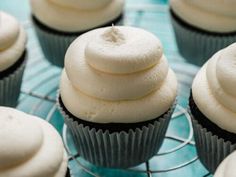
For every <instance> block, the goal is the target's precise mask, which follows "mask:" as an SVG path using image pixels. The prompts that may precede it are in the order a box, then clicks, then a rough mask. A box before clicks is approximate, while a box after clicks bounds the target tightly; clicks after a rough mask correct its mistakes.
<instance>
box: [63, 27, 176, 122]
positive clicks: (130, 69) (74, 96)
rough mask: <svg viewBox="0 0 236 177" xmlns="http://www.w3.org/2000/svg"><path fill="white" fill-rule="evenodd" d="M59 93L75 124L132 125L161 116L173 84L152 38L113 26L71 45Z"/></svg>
mask: <svg viewBox="0 0 236 177" xmlns="http://www.w3.org/2000/svg"><path fill="white" fill-rule="evenodd" d="M60 92H61V98H62V101H63V103H64V105H65V106H66V108H67V109H68V110H69V111H70V112H71V113H72V114H73V115H74V116H76V117H78V118H80V119H84V120H87V121H91V122H97V123H134V122H141V121H146V120H151V119H154V118H156V117H158V116H160V115H162V114H163V113H165V112H166V111H167V110H168V109H169V108H170V107H171V106H172V104H173V102H174V101H175V97H176V92H177V81H176V77H175V74H174V73H173V71H172V70H171V69H170V68H169V66H168V62H167V59H166V58H165V56H164V55H163V51H162V46H161V43H160V41H159V40H158V38H157V37H155V36H154V35H153V34H151V33H149V32H147V31H145V30H142V29H138V28H133V27H121V26H119V27H118V26H117V27H114V26H113V27H107V28H100V29H96V30H93V31H90V32H88V33H85V34H84V35H81V36H80V37H79V38H77V39H76V40H75V41H74V42H73V43H72V44H71V46H70V47H69V49H68V51H67V53H66V56H65V70H64V71H63V74H62V78H61V86H60Z"/></svg>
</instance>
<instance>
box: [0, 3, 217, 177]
mask: <svg viewBox="0 0 236 177" xmlns="http://www.w3.org/2000/svg"><path fill="white" fill-rule="evenodd" d="M0 10H3V11H6V12H8V13H10V14H12V15H14V16H15V17H16V18H17V19H19V21H20V22H21V23H22V24H23V25H24V27H25V29H26V30H27V33H28V44H27V48H28V51H29V61H28V64H27V68H26V72H25V75H24V79H23V86H22V89H21V96H20V99H19V104H18V106H17V109H20V110H22V111H25V112H28V113H30V114H34V115H37V116H39V117H41V118H43V119H46V120H47V121H49V122H50V123H51V124H52V125H53V126H54V127H55V128H56V129H57V130H58V131H59V132H60V134H61V135H62V137H63V140H64V142H65V146H66V148H67V150H68V153H69V156H70V162H69V166H70V168H71V171H72V175H73V176H74V177H90V176H101V177H116V176H117V177H118V176H119V177H122V176H125V177H129V176H130V177H131V176H135V177H136V176H137V177H139V176H140V177H141V176H156V177H183V176H187V177H203V176H212V175H210V174H209V173H208V171H207V170H206V169H205V168H204V167H203V165H202V164H201V163H200V161H199V160H198V157H197V154H196V149H195V143H194V140H193V136H192V127H191V123H190V121H189V116H188V114H187V112H186V106H187V102H188V96H189V89H190V86H191V83H192V79H193V77H194V75H195V74H196V72H197V70H198V68H197V67H195V66H193V65H190V64H188V63H186V62H185V60H184V59H183V58H182V57H181V56H180V55H179V53H178V50H177V46H176V43H175V38H174V34H173V30H172V27H171V24H170V19H169V14H168V2H167V0H139V1H137V0H126V6H125V17H124V23H125V25H129V26H136V27H140V28H144V29H146V30H149V31H150V32H152V33H154V34H155V35H157V36H158V37H159V38H160V40H161V42H162V44H163V47H164V52H165V55H166V56H167V58H168V60H169V63H170V66H171V67H172V68H173V69H174V71H175V72H176V74H177V77H178V81H179V94H178V106H177V109H176V111H175V113H174V115H173V118H172V120H171V123H170V125H169V128H168V131H167V134H166V139H165V141H164V143H163V146H162V148H161V150H160V152H159V153H158V154H157V155H156V156H155V157H153V158H152V159H150V160H149V161H148V162H147V163H144V164H141V165H139V166H138V167H134V168H132V169H127V170H114V169H104V168H99V167H95V166H93V165H92V164H89V163H88V162H86V161H84V160H83V159H82V158H81V157H77V156H76V155H77V151H76V149H75V148H74V146H73V142H72V140H71V136H70V133H69V132H68V130H67V128H66V126H65V125H64V122H63V118H62V117H61V115H60V113H59V112H58V110H57V108H56V94H57V90H58V82H59V79H60V73H61V70H60V69H58V68H56V67H54V66H52V65H51V64H50V63H48V62H47V61H46V60H45V58H44V56H43V54H42V52H41V49H40V47H39V45H38V41H37V39H36V37H35V33H34V30H33V27H32V24H31V22H30V18H29V17H30V6H29V1H27V0H1V1H0Z"/></svg>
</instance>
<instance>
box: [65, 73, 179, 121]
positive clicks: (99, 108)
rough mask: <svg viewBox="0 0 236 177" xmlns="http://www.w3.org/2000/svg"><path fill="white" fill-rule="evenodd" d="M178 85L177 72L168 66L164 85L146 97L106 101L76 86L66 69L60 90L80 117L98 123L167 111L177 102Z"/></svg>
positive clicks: (140, 118) (147, 117)
mask: <svg viewBox="0 0 236 177" xmlns="http://www.w3.org/2000/svg"><path fill="white" fill-rule="evenodd" d="M94 87H95V85H94ZM176 88H177V81H176V77H175V74H174V72H173V71H172V70H169V72H168V75H167V78H166V79H165V81H164V83H163V85H162V87H161V88H160V89H158V90H155V91H154V92H152V93H150V94H149V95H147V96H145V97H143V98H140V99H137V100H123V101H106V100H102V99H97V98H94V97H91V96H88V95H86V94H84V93H82V92H81V91H80V90H78V89H75V88H74V87H73V86H72V85H71V82H70V81H69V80H68V78H67V76H66V73H65V72H63V73H62V78H61V85H60V93H61V98H62V100H63V103H64V105H65V106H66V108H67V109H68V110H69V111H70V112H71V113H72V114H73V115H75V116H76V117H79V118H80V119H84V120H86V121H90V122H96V123H135V122H142V121H147V120H151V119H154V118H157V117H158V116H160V115H162V114H163V113H165V112H166V111H167V110H168V109H169V108H170V107H171V106H172V104H173V103H174V100H175V97H176ZM134 91H135V90H134Z"/></svg>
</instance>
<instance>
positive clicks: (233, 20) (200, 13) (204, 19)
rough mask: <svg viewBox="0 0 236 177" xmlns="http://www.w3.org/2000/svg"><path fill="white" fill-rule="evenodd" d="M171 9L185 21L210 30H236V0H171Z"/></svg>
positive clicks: (221, 31)
mask: <svg viewBox="0 0 236 177" xmlns="http://www.w3.org/2000/svg"><path fill="white" fill-rule="evenodd" d="M170 6H171V9H172V10H173V11H174V12H175V13H176V14H177V15H178V16H179V17H180V18H181V19H183V20H184V21H185V22H187V23H189V24H191V25H193V26H195V27H198V28H200V29H203V30H207V31H210V32H219V33H228V32H236V11H235V7H236V1H235V0H171V1H170Z"/></svg>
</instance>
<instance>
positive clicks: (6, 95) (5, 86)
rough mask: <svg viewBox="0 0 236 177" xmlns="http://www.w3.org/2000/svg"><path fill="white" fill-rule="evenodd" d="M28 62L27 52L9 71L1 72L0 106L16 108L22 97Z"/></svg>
mask: <svg viewBox="0 0 236 177" xmlns="http://www.w3.org/2000/svg"><path fill="white" fill-rule="evenodd" d="M26 61H27V51H25V52H24V53H23V55H22V56H21V58H20V59H19V60H18V61H17V62H16V63H15V64H14V65H13V66H11V67H10V68H8V69H7V70H5V71H3V72H0V105H1V106H10V107H15V106H16V105H17V100H18V98H19V95H20V89H21V83H22V78H23V74H24V70H25V65H26Z"/></svg>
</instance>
